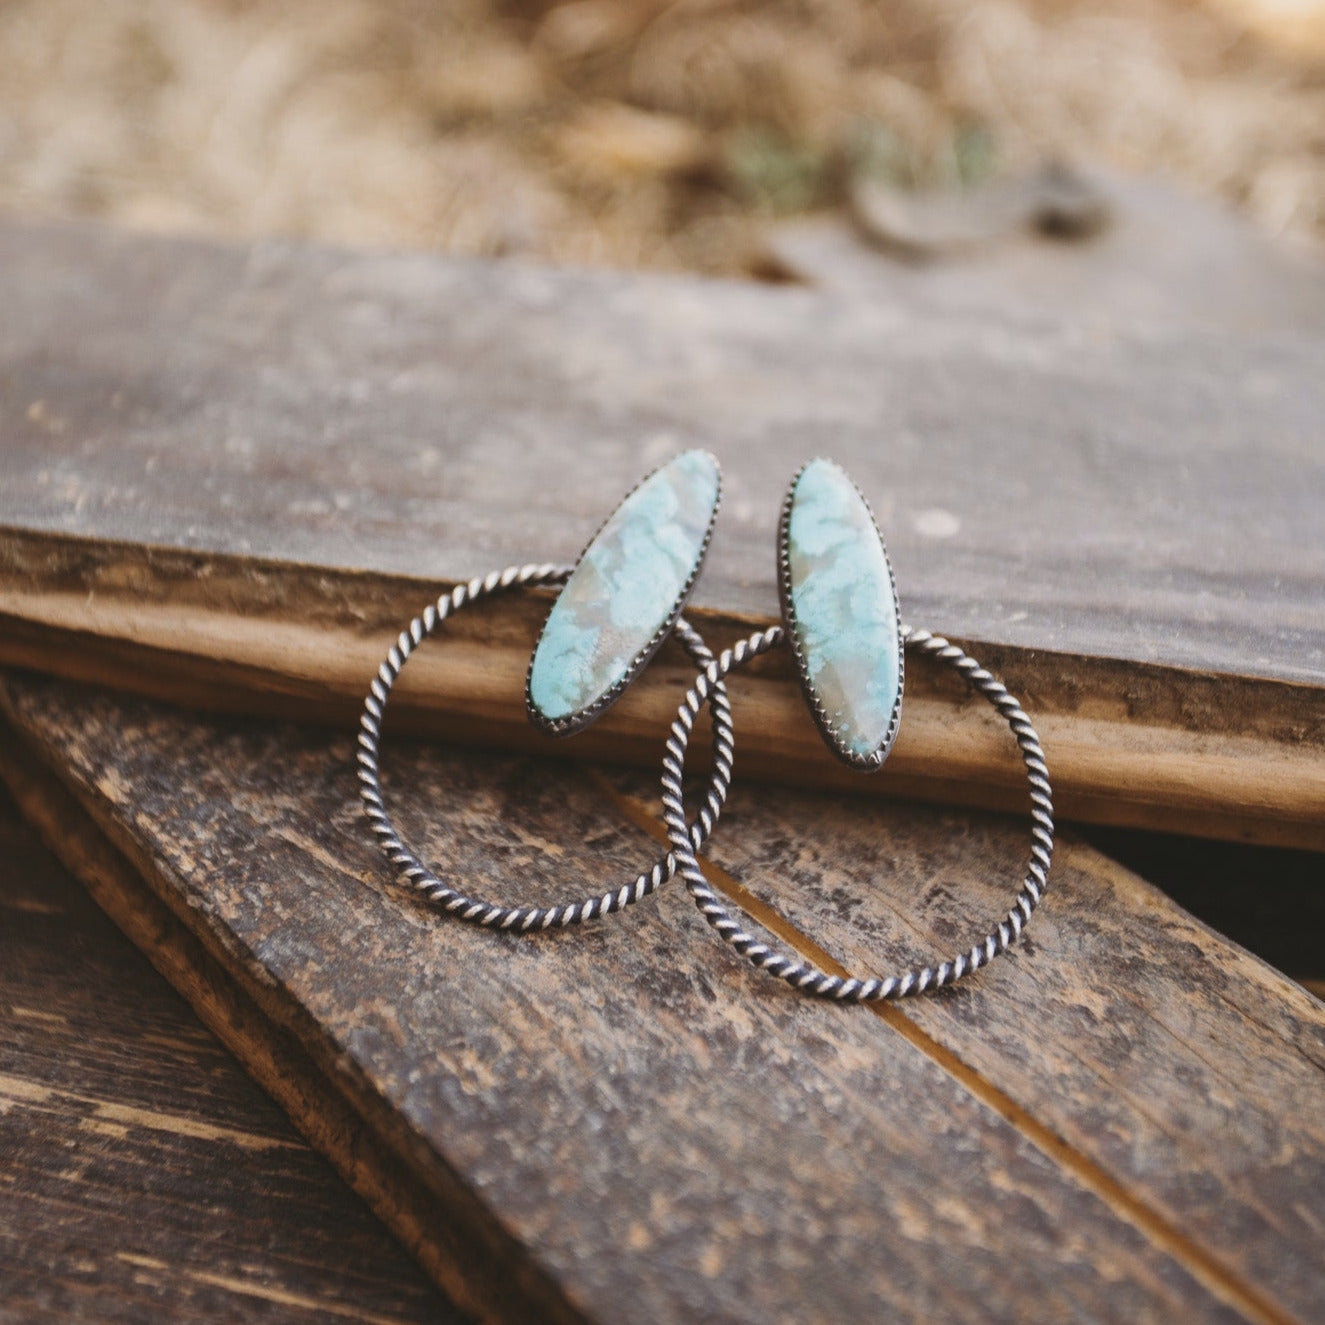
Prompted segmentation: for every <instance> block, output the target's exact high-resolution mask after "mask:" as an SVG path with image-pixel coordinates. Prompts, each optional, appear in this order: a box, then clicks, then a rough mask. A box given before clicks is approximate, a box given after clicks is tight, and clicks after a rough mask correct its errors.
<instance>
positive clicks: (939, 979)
mask: <svg viewBox="0 0 1325 1325" xmlns="http://www.w3.org/2000/svg"><path fill="white" fill-rule="evenodd" d="M901 636H902V640H903V642H904V644H905V645H906V647H908V648H911V649H915V650H916V651H917V652H919V653H924V654H928V655H929V656H930V657H933V658H937V659H938V660H939V661H940V662H944V663H947V664H948V665H949V666H950V667H952V668H954V669H955V670H956V671H957V672H958V673H959V674H960V675H962V676H963V677H965V678H966V680H967V681H968V682H969V683H970V684H971V686H972V687H973V688H974V689H976V690H978V691H979V692H980V694H982V695H983V696H984V697H985V698H986V699H987V700H988V701H989V702H990V703H991V704H992V705H993V706H994V708H995V709H997V710H998V712H999V713H1000V714H1001V715H1002V716H1003V718H1004V719H1005V720H1006V721H1007V724H1008V726H1009V727H1010V728H1011V729H1012V734H1013V736H1015V737H1016V740H1017V745H1018V747H1019V748H1020V750H1021V757H1022V762H1023V763H1024V764H1025V766H1026V773H1027V776H1028V778H1029V779H1030V798H1031V855H1030V864H1029V866H1028V867H1027V870H1026V877H1025V880H1024V881H1023V883H1022V886H1021V891H1020V892H1019V893H1018V894H1017V898H1016V901H1015V902H1014V903H1013V906H1012V909H1011V910H1010V911H1009V912H1008V913H1007V916H1006V917H1005V918H1004V919H1003V920H1001V921H999V923H998V924H997V925H996V926H995V927H994V928H993V929H992V930H991V931H990V932H989V933H988V934H987V935H986V936H985V937H984V938H983V939H981V940H980V941H979V942H978V943H975V944H974V945H972V946H971V947H970V948H969V949H967V950H966V951H965V952H961V953H958V954H957V956H955V957H951V958H949V959H948V960H947V961H943V962H940V963H939V964H938V965H937V966H919V967H914V968H912V969H911V970H909V971H904V972H903V973H902V974H901V975H890V976H885V977H877V976H872V977H869V978H867V979H860V978H859V977H857V976H840V975H831V974H829V973H828V972H827V971H823V970H820V968H819V967H817V966H815V965H814V964H813V963H811V962H807V961H804V960H803V959H802V958H800V957H798V956H795V955H793V954H791V953H789V952H787V951H786V950H784V949H782V948H779V947H777V946H775V945H772V944H768V943H765V942H763V941H761V940H760V939H758V938H756V937H755V936H754V935H753V934H751V933H749V932H748V931H746V930H745V929H743V928H742V927H741V925H740V924H739V922H738V921H737V920H736V919H735V918H734V917H733V916H732V914H731V912H730V911H729V910H728V909H727V907H726V905H725V904H724V903H723V902H722V900H721V899H720V898H719V897H718V895H717V894H716V893H715V892H714V891H713V889H712V887H711V886H710V885H709V882H708V880H707V879H706V878H705V877H704V873H703V871H702V870H701V869H700V865H699V860H698V859H697V857H696V853H695V848H694V847H693V846H692V843H691V835H690V833H689V832H688V831H687V828H686V822H685V811H684V809H683V807H682V800H681V778H682V770H683V768H684V766H685V753H686V747H687V745H688V744H689V742H690V731H691V728H692V727H693V725H694V721H695V718H696V717H698V716H699V712H700V710H701V709H702V708H703V707H704V705H705V704H706V703H708V702H709V701H710V699H711V698H716V696H717V693H718V687H719V686H720V685H721V684H722V682H723V678H725V677H726V676H727V674H728V673H729V672H731V671H732V670H733V669H734V668H736V667H740V666H741V665H742V664H743V663H745V662H747V661H748V660H749V659H751V658H755V657H758V655H759V654H761V653H767V652H768V650H769V649H771V648H774V647H775V646H776V645H777V644H779V643H781V641H782V640H783V638H784V637H785V631H784V630H783V628H782V627H781V626H773V627H771V628H770V629H768V630H763V631H757V632H756V633H755V634H753V635H751V636H750V637H749V638H748V639H744V640H741V641H740V642H739V643H738V644H736V645H735V646H733V647H732V648H730V649H726V650H724V651H723V653H722V655H721V656H720V657H719V658H718V659H717V660H716V661H715V662H712V663H710V664H708V666H707V667H706V668H705V670H704V672H703V674H702V675H701V676H700V677H699V678H698V679H697V680H696V682H695V685H694V688H693V689H691V690H690V691H689V692H688V693H687V694H686V697H685V699H684V700H683V701H682V703H681V707H680V709H679V710H678V711H677V715H676V721H675V722H674V723H673V724H672V731H671V735H670V737H669V738H668V741H667V752H666V754H665V755H664V757H663V775H662V802H663V819H664V821H665V823H666V825H667V836H668V838H669V839H670V841H671V845H672V852H673V854H674V855H675V857H676V860H677V863H678V869H679V872H680V874H681V877H682V879H683V880H684V881H685V885H686V887H687V888H688V889H689V891H690V893H691V895H692V896H693V897H694V899H695V903H696V905H697V906H698V907H699V909H700V911H701V912H702V913H703V915H704V918H705V919H706V920H707V921H708V922H709V924H710V925H712V926H713V928H714V929H716V930H717V931H718V933H719V934H720V935H721V936H722V937H723V938H724V939H725V940H726V941H727V942H728V943H730V944H731V946H732V947H733V948H735V949H736V951H737V952H739V953H741V954H742V956H744V957H746V958H747V959H748V960H749V961H751V962H752V963H753V964H754V965H755V966H757V967H758V968H759V969H760V970H763V971H767V972H768V973H769V974H770V975H775V976H777V977H778V978H779V979H782V980H785V981H786V982H787V983H788V984H789V985H791V986H792V987H793V988H795V989H798V990H800V991H802V992H803V993H806V994H812V995H816V996H818V997H820V998H828V999H836V1000H837V1001H839V1002H842V1003H872V1002H876V1001H878V1000H880V999H891V998H904V997H906V996H907V995H908V994H920V993H924V992H925V991H926V990H930V989H941V988H942V987H943V986H944V985H950V984H953V983H954V982H955V981H957V980H960V979H961V978H962V977H963V976H966V975H969V974H970V973H971V972H972V971H976V970H979V968H980V967H981V966H984V965H986V964H987V963H988V962H991V961H993V959H994V958H995V957H997V956H998V955H999V953H1001V952H1004V951H1005V950H1006V949H1007V948H1009V947H1010V946H1011V945H1012V944H1013V943H1015V942H1016V941H1017V939H1018V938H1020V937H1021V932H1022V930H1023V929H1024V928H1025V926H1026V923H1027V921H1029V920H1030V918H1031V915H1032V914H1033V912H1034V911H1035V908H1036V906H1038V905H1039V903H1040V899H1041V898H1042V897H1043V896H1044V893H1045V889H1046V888H1047V887H1048V879H1049V862H1050V858H1051V856H1052V854H1053V846H1054V816H1053V792H1052V790H1051V788H1050V786H1049V770H1048V768H1047V766H1046V765H1045V760H1044V751H1043V749H1042V748H1041V746H1040V741H1039V738H1038V737H1037V736H1036V734H1035V729H1034V728H1033V727H1032V726H1031V721H1030V719H1029V718H1028V717H1027V716H1026V714H1025V713H1024V712H1023V711H1022V708H1021V705H1020V704H1019V703H1018V702H1017V701H1016V700H1015V699H1014V698H1013V697H1012V696H1011V695H1010V694H1008V692H1007V689H1006V688H1005V687H1004V685H1003V683H1002V682H1001V681H999V680H998V679H997V678H996V677H995V676H993V675H992V674H991V673H990V672H988V671H986V670H985V669H984V668H983V667H981V666H980V664H979V663H978V662H976V661H975V659H974V658H971V657H969V656H968V655H967V654H966V653H964V652H963V651H962V650H961V649H959V648H958V647H957V646H956V645H955V644H949V643H948V641H947V640H945V639H942V638H940V637H939V636H936V635H931V634H930V633H929V631H927V630H914V629H912V628H911V627H909V626H906V625H903V626H902V627H901Z"/></svg>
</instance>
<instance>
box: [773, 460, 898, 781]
mask: <svg viewBox="0 0 1325 1325" xmlns="http://www.w3.org/2000/svg"><path fill="white" fill-rule="evenodd" d="M782 547H783V560H782V568H781V569H782V575H781V588H782V605H783V615H784V617H785V618H786V625H787V629H788V630H789V631H790V633H791V635H792V638H793V643H794V645H795V650H796V657H797V664H798V666H799V669H800V674H801V682H802V684H803V686H804V688H805V691H806V697H807V698H808V699H809V701H810V706H811V708H812V709H813V710H814V712H815V718H816V721H817V722H818V723H819V728H820V730H821V731H822V732H823V734H824V737H825V739H826V740H827V741H828V743H829V745H830V746H831V747H832V748H833V749H834V751H835V752H836V753H837V754H838V755H840V756H841V757H842V758H844V759H846V760H847V761H848V762H849V763H852V764H855V765H857V766H858V767H864V768H876V767H878V765H879V764H881V763H882V762H883V760H884V758H885V756H886V755H887V753H888V748H889V747H890V745H891V744H892V738H893V736H894V735H895V734H896V719H897V716H898V715H899V713H900V707H901V702H902V641H901V634H900V625H899V621H898V613H897V597H896V593H895V591H894V589H893V577H892V572H891V571H890V569H889V566H888V554H887V552H886V551H885V550H884V545H883V539H882V537H880V535H879V530H878V527H877V526H876V525H875V523H874V517H873V516H872V515H871V514H870V509H869V507H868V506H867V505H866V503H865V499H864V497H862V496H861V495H860V493H859V492H858V491H857V489H856V485H855V484H854V483H852V481H851V480H850V478H848V477H847V475H846V472H845V471H844V470H843V469H842V468H841V467H840V466H839V465H836V464H834V463H833V462H832V461H831V460H812V461H811V462H810V463H809V464H808V465H806V466H805V468H804V469H802V470H801V472H800V473H799V474H798V475H797V476H796V478H795V480H794V481H793V482H792V485H791V490H790V492H789V493H788V494H787V502H786V505H785V506H784V508H783V521H782Z"/></svg>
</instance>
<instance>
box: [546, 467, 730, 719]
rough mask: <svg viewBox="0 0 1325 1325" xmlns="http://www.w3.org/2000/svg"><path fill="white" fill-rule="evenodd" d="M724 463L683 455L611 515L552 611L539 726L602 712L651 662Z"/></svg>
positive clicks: (714, 504)
mask: <svg viewBox="0 0 1325 1325" xmlns="http://www.w3.org/2000/svg"><path fill="white" fill-rule="evenodd" d="M720 491H721V478H720V474H719V470H718V462H717V461H716V460H715V459H714V458H713V457H712V456H711V455H709V454H708V452H706V451H685V452H683V453H682V454H681V455H679V456H677V457H676V459H675V460H672V461H670V462H669V463H668V464H666V465H663V466H662V468H661V469H657V470H655V471H654V472H653V473H652V474H650V475H649V476H648V478H646V479H645V480H644V481H643V482H642V483H640V485H639V486H638V487H637V488H635V490H634V491H633V492H631V494H630V495H629V496H628V497H627V498H626V499H625V501H623V502H622V503H621V505H620V506H618V507H617V509H616V510H615V511H614V512H613V513H612V515H611V517H610V518H609V519H608V521H607V523H606V524H605V525H604V526H603V527H602V529H600V530H599V531H598V533H597V535H596V536H595V537H594V540H593V542H592V543H590V544H589V546H588V547H587V548H586V549H585V550H584V554H583V555H582V556H581V557H580V560H579V561H578V562H577V563H576V566H575V570H574V571H573V572H572V573H571V577H570V579H569V580H567V581H566V586H565V588H563V589H562V591H561V594H560V596H559V597H558V598H557V601H556V603H555V604H554V605H553V608H552V612H551V614H550V615H549V616H548V619H547V624H546V625H545V626H544V627H543V633H542V635H541V636H540V637H539V640H538V645H537V647H536V648H535V649H534V657H533V661H532V662H531V663H530V665H529V677H528V683H527V686H526V699H527V703H528V709H529V716H530V719H531V720H532V721H533V723H534V725H535V726H538V727H542V728H544V729H545V730H549V731H552V732H554V733H557V734H563V733H567V732H571V731H575V730H577V729H578V728H580V727H583V726H585V725H587V724H588V723H589V722H591V721H592V720H593V719H594V718H595V717H597V716H598V714H599V713H601V712H602V711H603V710H604V709H605V708H606V707H607V706H608V705H609V704H611V703H612V702H613V701H614V700H615V699H616V698H617V696H618V695H619V694H620V693H621V692H622V691H623V690H624V689H625V688H626V685H627V684H628V683H629V681H630V680H631V678H632V677H633V676H634V674H635V673H636V672H637V671H638V670H639V669H640V668H641V667H643V666H644V664H645V663H646V662H648V660H649V658H650V657H651V656H652V654H653V652H654V650H655V649H657V647H658V646H659V645H660V644H661V643H662V641H663V639H664V638H665V637H666V634H667V632H668V631H669V630H670V629H671V628H672V626H673V625H674V624H675V622H676V618H677V617H678V616H680V614H681V609H682V608H683V607H684V606H685V601H686V598H687V597H688V596H689V593H690V589H691V586H692V585H693V583H694V580H695V576H696V575H697V574H698V572H699V567H700V564H701V563H702V561H703V558H704V552H705V549H706V547H707V545H708V538H709V533H710V531H711V530H712V527H713V520H714V517H715V516H716V514H717V510H718V499H719V495H720Z"/></svg>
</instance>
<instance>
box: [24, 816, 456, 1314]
mask: <svg viewBox="0 0 1325 1325" xmlns="http://www.w3.org/2000/svg"><path fill="white" fill-rule="evenodd" d="M0 915H2V916H3V919H2V920H0V1156H2V1157H3V1159H2V1162H0V1284H3V1288H2V1289H0V1319H3V1320H5V1321H16V1322H17V1321H23V1322H28V1323H35V1322H42V1321H67V1320H72V1319H96V1320H101V1321H130V1322H139V1321H143V1320H147V1319H171V1320H183V1319H188V1320H192V1321H233V1320H237V1319H243V1320H253V1321H271V1322H286V1321H309V1320H314V1319H325V1320H343V1321H347V1322H363V1323H364V1325H369V1323H370V1322H405V1321H449V1320H454V1321H459V1320H460V1319H461V1317H460V1315H459V1313H458V1312H456V1311H454V1309H452V1308H450V1307H449V1306H448V1304H447V1303H446V1302H445V1301H444V1300H443V1299H442V1298H441V1297H440V1296H439V1295H438V1293H437V1292H436V1290H435V1289H434V1288H433V1287H432V1285H431V1284H430V1283H429V1282H428V1281H427V1279H426V1278H425V1277H424V1276H423V1275H422V1274H421V1273H420V1272H419V1270H418V1268H417V1267H416V1266H415V1265H414V1264H413V1262H411V1261H410V1259H409V1257H408V1256H407V1255H406V1254H405V1253H404V1251H403V1250H402V1249H401V1248H400V1247H399V1245H398V1244H396V1243H395V1242H394V1241H393V1240H392V1239H391V1237H390V1236H389V1234H388V1233H387V1232H386V1230H385V1229H383V1228H382V1227H381V1225H380V1224H378V1223H377V1222H376V1221H375V1220H374V1219H373V1218H372V1216H371V1215H370V1214H369V1213H368V1211H367V1210H365V1209H364V1208H363V1206H362V1205H361V1204H360V1203H359V1202H358V1201H356V1200H355V1199H354V1197H353V1196H352V1194H351V1193H350V1192H349V1191H348V1190H347V1189H346V1188H345V1186H344V1184H343V1183H342V1182H341V1181H340V1179H339V1178H338V1177H337V1176H336V1175H335V1174H334V1173H333V1172H332V1171H331V1169H330V1168H329V1167H328V1166H327V1164H326V1163H325V1161H324V1160H322V1159H321V1157H319V1156H318V1155H317V1154H316V1153H315V1152H314V1151H312V1150H311V1149H310V1148H309V1147H308V1145H307V1143H306V1142H305V1141H304V1140H303V1139H302V1138H301V1137H300V1136H299V1135H298V1133H296V1132H295V1131H294V1129H293V1128H292V1127H291V1126H290V1123H289V1121H288V1120H287V1119H286V1118H285V1116H284V1115H283V1114H282V1113H281V1112H280V1110H279V1109H277V1108H276V1107H275V1106H274V1105H273V1104H272V1102H271V1101H270V1100H269V1099H267V1098H265V1097H264V1096H263V1095H262V1093H261V1092H260V1091H259V1090H258V1089H257V1088H256V1087H255V1086H254V1085H253V1083H252V1082H251V1081H250V1080H249V1078H248V1077H246V1076H245V1075H244V1073H243V1071H242V1070H241V1069H240V1067H239V1066H238V1064H236V1063H235V1061H234V1059H233V1058H231V1057H230V1055H229V1054H228V1053H226V1052H225V1050H224V1049H223V1048H222V1047H221V1045H220V1044H219V1043H218V1042H217V1041H216V1039H215V1038H214V1037H213V1036H211V1035H209V1034H208V1033H207V1031H206V1030H205V1029H204V1028H203V1027H202V1026H200V1025H199V1024H198V1021H197V1018H196V1017H195V1016H194V1015H193V1013H192V1012H191V1011H190V1010H189V1008H188V1007H187V1005H186V1004H185V1003H184V1002H183V1001H182V1000H181V999H180V997H179V996H178V994H176V993H175V992H174V991H173V990H171V989H170V988H169V986H168V985H167V984H166V983H165V981H163V980H162V979H161V977H160V976H159V975H157V974H156V973H155V972H154V971H152V969H151V967H150V966H149V965H148V963H147V961H146V960H145V959H144V958H143V956H142V955H141V954H140V953H139V952H137V951H136V950H135V949H134V947H133V945H132V944H131V943H129V942H128V940H127V939H126V938H125V937H124V936H123V935H121V934H119V933H117V932H116V930H115V928H114V926H113V925H112V924H111V923H110V921H109V920H108V919H107V918H106V917H105V916H104V915H103V914H102V913H101V912H100V911H98V910H97V908H96V907H95V906H94V905H93V903H92V902H91V900H90V899H89V897H88V895H87V893H86V892H85V891H84V890H83V888H81V887H80V886H79V884H78V883H77V882H76V881H75V880H74V879H73V878H72V877H71V876H70V875H69V874H68V873H67V872H66V871H65V870H64V869H63V868H62V867H61V866H60V865H59V864H58V863H57V862H56V860H55V859H54V858H53V857H52V856H51V855H50V854H49V853H48V852H47V851H46V850H44V849H43V848H42V847H41V846H40V845H39V843H38V842H37V840H36V838H35V836H34V834H33V832H32V830H31V829H29V828H28V827H26V826H25V825H23V824H21V822H20V821H19V818H18V815H17V811H16V809H15V807H14V804H13V802H12V801H11V800H10V799H9V798H8V797H7V796H4V795H3V793H0Z"/></svg>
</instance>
